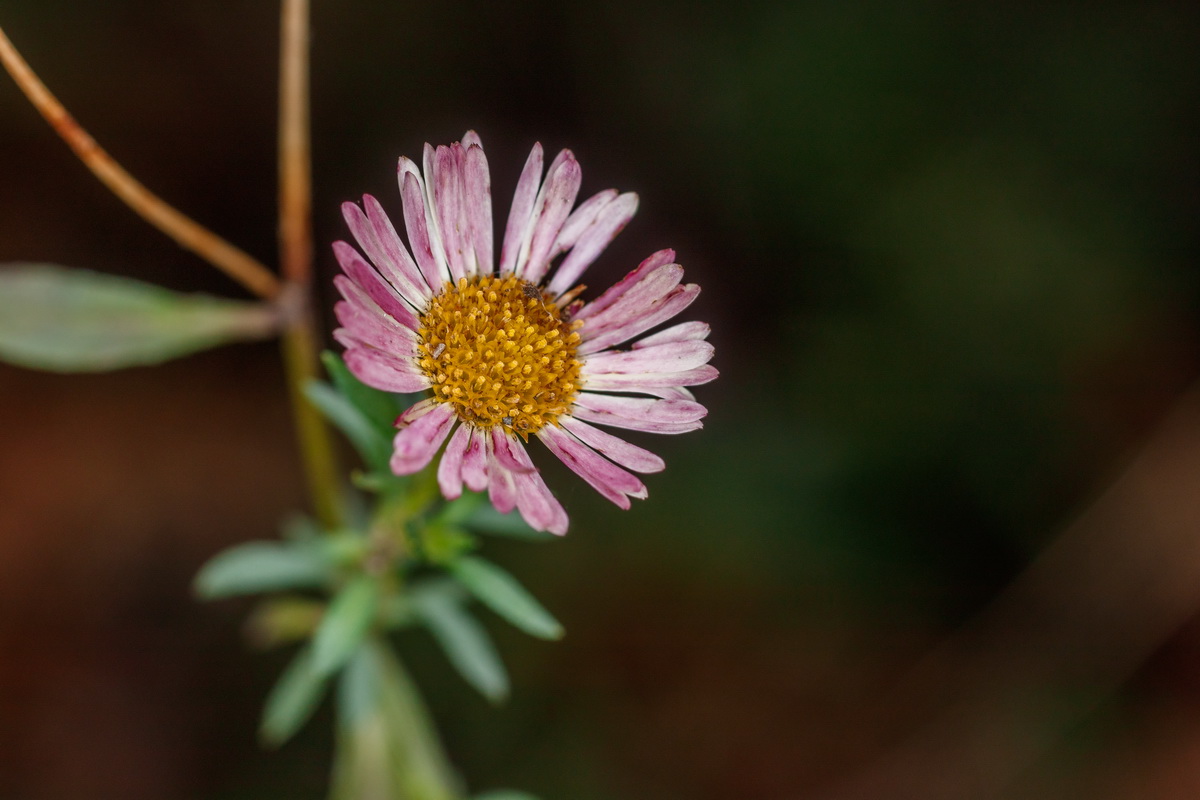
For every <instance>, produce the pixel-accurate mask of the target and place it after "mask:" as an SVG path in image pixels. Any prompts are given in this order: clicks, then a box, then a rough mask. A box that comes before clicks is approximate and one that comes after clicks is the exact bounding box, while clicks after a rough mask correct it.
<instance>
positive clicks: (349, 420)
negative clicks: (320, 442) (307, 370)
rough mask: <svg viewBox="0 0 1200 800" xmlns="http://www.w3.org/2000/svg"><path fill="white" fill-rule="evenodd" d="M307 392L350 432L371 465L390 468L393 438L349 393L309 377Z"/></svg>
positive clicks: (310, 400)
mask: <svg viewBox="0 0 1200 800" xmlns="http://www.w3.org/2000/svg"><path fill="white" fill-rule="evenodd" d="M304 396H305V397H307V398H308V401H309V402H310V403H312V404H313V405H314V406H315V407H316V408H317V410H319V411H320V412H321V413H322V414H324V415H325V418H326V419H328V420H329V421H330V422H332V423H333V424H334V425H336V426H337V428H338V430H340V431H341V432H342V433H344V434H346V438H347V439H349V440H350V443H351V444H352V445H354V449H355V450H357V451H358V454H359V455H361V456H362V458H363V461H365V462H366V463H367V464H368V465H369V466H370V467H372V468H373V469H377V470H386V469H387V467H388V461H389V459H391V457H392V442H391V440H390V439H388V438H386V437H385V436H384V435H383V434H382V433H380V431H379V429H378V427H376V426H375V425H373V424H372V423H371V421H370V420H369V419H367V417H366V415H365V414H363V412H362V411H360V410H359V409H358V408H357V407H356V406H355V405H354V404H353V403H351V402H350V400H349V399H347V398H346V396H345V395H343V394H339V393H338V392H337V391H336V390H334V388H333V387H332V386H330V385H329V384H327V383H322V382H321V381H309V382H308V383H307V384H305V386H304Z"/></svg>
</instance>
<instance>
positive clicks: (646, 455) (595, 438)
mask: <svg viewBox="0 0 1200 800" xmlns="http://www.w3.org/2000/svg"><path fill="white" fill-rule="evenodd" d="M558 422H559V424H560V425H562V426H563V428H565V429H566V430H567V431H569V432H570V433H571V434H573V435H574V436H575V438H576V439H578V440H579V441H581V442H583V443H584V444H586V445H587V446H588V447H590V448H592V449H593V450H595V451H596V452H597V453H600V454H601V455H602V456H604V457H605V458H607V459H608V460H610V461H613V462H615V463H617V464H620V465H621V466H622V467H625V468H626V469H631V470H633V471H634V472H641V473H643V474H647V473H651V472H662V471H663V469H665V468H666V466H667V465H666V463H665V462H664V461H663V460H662V459H661V458H659V457H658V456H656V455H655V454H654V453H651V452H650V451H649V450H644V449H642V448H641V447H638V446H637V445H633V444H630V443H629V442H627V441H625V440H624V439H620V438H618V437H616V436H613V435H612V434H611V433H605V432H604V431H602V430H600V429H599V428H595V427H593V426H591V425H589V424H588V423H586V422H584V421H583V420H581V419H577V418H575V417H571V416H562V417H559V418H558Z"/></svg>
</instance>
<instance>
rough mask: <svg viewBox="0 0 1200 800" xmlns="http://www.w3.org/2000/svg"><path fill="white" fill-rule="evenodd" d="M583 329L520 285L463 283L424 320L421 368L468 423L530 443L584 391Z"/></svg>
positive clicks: (445, 292)
mask: <svg viewBox="0 0 1200 800" xmlns="http://www.w3.org/2000/svg"><path fill="white" fill-rule="evenodd" d="M578 325H579V323H575V324H572V323H570V322H567V321H566V320H564V319H563V318H562V315H561V313H560V312H559V309H558V306H556V305H555V304H554V303H553V302H551V301H550V300H547V299H546V297H545V296H544V295H543V294H542V292H541V290H540V289H538V287H536V286H534V285H533V284H531V283H528V282H527V281H523V280H521V279H520V278H517V277H514V276H511V275H508V276H504V277H497V276H493V275H486V276H482V277H474V278H461V279H459V281H458V284H457V285H455V284H453V283H449V282H447V283H446V285H445V287H444V288H443V289H442V291H441V292H440V293H439V294H438V295H437V296H436V297H434V298H433V300H432V301H431V302H430V304H429V309H428V310H427V311H426V312H425V313H424V314H422V315H421V329H420V335H421V348H420V349H421V354H420V362H419V363H420V365H421V369H422V370H424V371H425V374H426V375H428V376H429V378H430V380H431V381H432V383H433V393H434V397H435V398H436V399H437V400H439V401H441V402H443V403H451V404H453V406H454V411H455V413H457V414H458V417H459V419H461V420H462V421H463V422H466V423H469V424H471V425H475V426H477V427H480V428H489V427H492V426H495V425H499V426H501V427H502V428H504V429H505V430H506V431H509V432H512V433H516V434H518V435H519V436H521V437H522V438H527V437H528V436H529V434H531V433H536V432H537V431H539V430H541V429H542V427H543V426H545V425H547V424H549V423H552V422H554V420H555V419H556V418H557V417H558V415H560V414H564V413H566V411H567V409H568V408H569V407H570V405H571V401H572V400H573V399H574V397H575V394H576V392H578V391H579V368H580V366H581V362H580V361H579V359H578V358H576V356H575V349H576V347H578V345H579V334H578V333H576V332H575V331H574V328H576V327H578Z"/></svg>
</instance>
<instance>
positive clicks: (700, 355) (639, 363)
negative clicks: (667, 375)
mask: <svg viewBox="0 0 1200 800" xmlns="http://www.w3.org/2000/svg"><path fill="white" fill-rule="evenodd" d="M712 355H713V346H712V345H711V344H709V343H708V342H668V343H667V344H660V345H655V346H653V347H642V348H639V349H637V350H605V351H603V352H601V353H596V354H595V355H590V356H588V357H587V362H586V363H587V366H586V367H585V370H586V372H587V374H588V375H600V374H604V373H611V372H623V373H636V372H682V371H684V370H688V369H692V368H693V367H698V366H700V365H701V364H707V363H708V362H709V360H710V359H712Z"/></svg>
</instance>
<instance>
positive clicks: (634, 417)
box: [571, 392, 708, 433]
mask: <svg viewBox="0 0 1200 800" xmlns="http://www.w3.org/2000/svg"><path fill="white" fill-rule="evenodd" d="M706 414H708V410H707V409H705V408H704V406H702V405H700V404H699V403H696V402H693V401H691V400H682V399H676V398H669V399H665V400H654V399H651V398H648V397H620V396H617V395H610V394H596V393H595V392H580V393H579V395H578V396H577V397H576V398H575V403H574V405H573V406H572V408H571V416H573V417H575V418H576V419H583V420H587V421H588V422H595V423H599V424H601V425H609V426H612V427H614V428H626V429H629V430H635V431H648V432H650V433H687V432H688V431H694V430H699V429H700V428H701V427H703V426H702V424H701V422H700V420H701V419H702V418H703V417H704V416H705V415H706Z"/></svg>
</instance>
